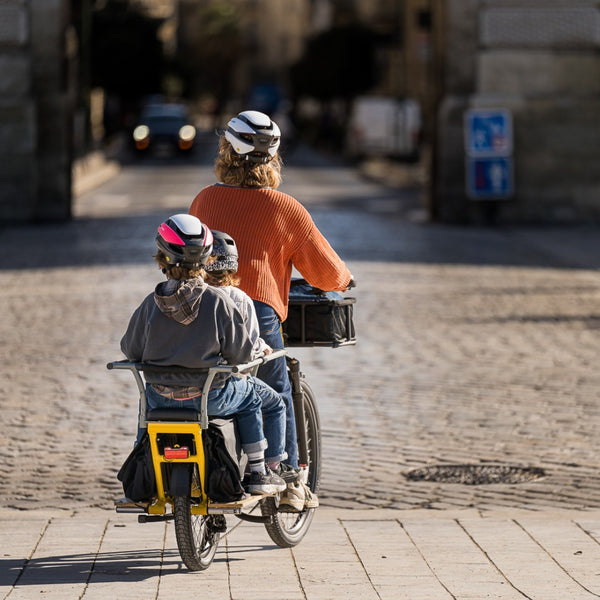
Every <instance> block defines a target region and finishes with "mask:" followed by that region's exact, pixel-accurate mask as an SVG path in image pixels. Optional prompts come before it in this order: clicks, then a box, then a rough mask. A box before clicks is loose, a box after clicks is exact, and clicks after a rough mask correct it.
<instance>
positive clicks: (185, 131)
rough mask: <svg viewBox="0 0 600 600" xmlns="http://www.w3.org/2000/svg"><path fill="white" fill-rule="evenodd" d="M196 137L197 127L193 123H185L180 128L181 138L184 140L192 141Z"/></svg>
mask: <svg viewBox="0 0 600 600" xmlns="http://www.w3.org/2000/svg"><path fill="white" fill-rule="evenodd" d="M195 137H196V128H195V127H194V126H193V125H184V126H183V127H182V128H181V129H180V130H179V139H180V140H182V141H183V142H191V141H192V140H193V139H194V138H195Z"/></svg>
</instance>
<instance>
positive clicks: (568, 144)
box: [436, 0, 600, 222]
mask: <svg viewBox="0 0 600 600" xmlns="http://www.w3.org/2000/svg"><path fill="white" fill-rule="evenodd" d="M446 18H447V31H448V34H447V37H446V47H445V57H446V70H445V88H444V95H443V99H442V102H441V105H440V109H439V113H438V127H439V135H440V138H439V139H440V144H439V155H438V156H439V162H438V165H439V166H438V171H437V176H438V184H439V190H440V191H439V195H438V197H437V199H436V200H437V207H438V215H439V218H440V219H442V220H446V221H469V220H473V219H477V218H478V216H479V215H480V214H481V213H482V212H485V211H486V209H487V208H488V207H489V206H490V204H491V203H493V204H494V205H496V206H497V207H498V209H499V214H500V215H501V216H503V217H504V218H506V219H510V220H519V221H523V220H536V221H540V220H542V221H560V222H564V221H574V220H590V219H593V220H596V219H598V218H599V217H600V169H598V167H597V165H598V164H600V53H599V52H598V50H599V48H600V4H599V3H598V2H596V1H592V0H568V1H567V0H548V1H543V2H542V1H541V0H450V1H449V2H448V8H447V14H446ZM485 107H489V108H506V109H509V110H510V111H511V112H512V117H513V131H514V154H513V160H514V195H513V197H512V198H510V199H506V200H501V201H498V202H495V201H488V200H485V201H482V200H469V199H467V195H466V193H465V189H466V181H465V159H464V156H465V143H464V130H463V116H464V111H465V110H467V109H469V108H485Z"/></svg>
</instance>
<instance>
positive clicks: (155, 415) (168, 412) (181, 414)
mask: <svg viewBox="0 0 600 600" xmlns="http://www.w3.org/2000/svg"><path fill="white" fill-rule="evenodd" d="M199 420H200V413H199V412H198V411H197V410H194V409H193V408H155V409H153V410H150V411H148V414H147V415H146V421H196V422H197V421H199Z"/></svg>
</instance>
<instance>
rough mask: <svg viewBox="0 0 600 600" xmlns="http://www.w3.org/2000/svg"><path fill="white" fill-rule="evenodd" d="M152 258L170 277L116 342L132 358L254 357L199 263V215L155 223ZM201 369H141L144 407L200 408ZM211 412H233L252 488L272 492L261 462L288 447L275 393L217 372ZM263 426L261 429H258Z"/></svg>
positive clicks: (176, 361) (235, 316) (234, 360)
mask: <svg viewBox="0 0 600 600" xmlns="http://www.w3.org/2000/svg"><path fill="white" fill-rule="evenodd" d="M156 244H157V246H158V253H157V255H156V257H155V258H156V261H157V262H158V264H159V266H160V267H161V268H162V269H163V272H164V273H165V274H166V276H167V281H165V282H163V283H160V284H158V285H157V286H156V289H155V291H154V292H153V293H152V294H149V295H148V296H147V297H146V298H145V299H144V301H143V302H142V304H141V305H140V306H139V307H138V308H137V310H136V311H135V312H134V313H133V315H132V317H131V319H130V322H129V326H128V328H127V331H126V333H125V335H124V336H123V339H122V340H121V350H122V351H123V353H124V354H125V356H127V358H128V359H129V360H131V361H135V362H145V363H151V364H155V365H161V366H178V367H189V368H194V369H198V368H208V367H212V366H215V365H218V364H224V363H227V364H240V363H246V362H249V361H250V360H252V359H253V358H254V356H255V352H254V343H253V342H252V340H251V339H250V337H249V335H248V330H247V328H246V326H245V323H244V320H243V318H242V315H241V314H240V312H239V310H238V309H237V307H236V306H235V304H234V302H232V301H231V299H230V298H229V296H228V295H227V294H226V293H225V292H223V291H222V290H220V289H218V288H214V287H211V286H208V285H207V284H206V283H205V282H204V280H203V279H202V273H203V272H202V267H203V265H204V264H205V263H206V260H207V259H208V257H209V256H210V253H211V249H212V233H211V232H210V230H209V229H208V228H207V227H205V226H204V225H203V224H202V223H201V222H200V220H199V219H197V218H196V217H193V216H191V215H187V214H180V215H174V216H172V217H170V218H169V219H167V221H166V222H164V223H162V225H161V226H160V227H159V229H158V235H157V236H156ZM205 380H206V375H205V374H200V375H198V374H189V373H181V372H179V373H168V372H164V371H160V372H158V371H155V372H151V371H148V372H146V384H147V389H146V397H147V408H148V409H149V410H151V409H153V408H165V407H173V406H175V407H180V408H193V409H196V410H199V408H200V398H201V393H202V386H203V385H204V382H205ZM207 402H208V413H209V414H210V415H211V416H224V415H232V414H235V415H236V420H237V424H238V430H239V433H240V439H241V442H242V448H243V449H244V451H245V452H246V453H247V454H248V462H249V465H250V469H251V473H250V477H249V479H248V481H247V484H246V485H247V487H246V489H247V491H248V492H250V493H258V494H260V493H275V492H278V491H283V490H285V488H286V484H285V482H284V481H283V480H282V479H281V478H280V477H279V476H278V475H276V474H275V473H274V472H273V471H271V469H270V468H269V467H268V466H267V464H265V449H267V448H268V455H267V457H266V461H267V462H268V463H269V464H273V465H277V464H278V463H279V462H280V461H281V460H283V459H284V458H285V457H286V453H285V442H284V440H285V406H284V403H283V400H282V398H281V396H279V394H277V393H276V392H275V391H274V390H273V389H272V388H270V387H269V386H268V385H266V384H265V383H263V382H262V381H260V380H258V379H256V378H254V377H245V378H239V377H234V376H231V375H229V374H227V373H223V374H220V376H218V377H217V378H215V381H214V383H213V386H212V387H211V390H210V392H209V395H208V399H207ZM263 431H264V433H263Z"/></svg>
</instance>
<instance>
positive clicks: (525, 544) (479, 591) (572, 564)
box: [0, 508, 600, 600]
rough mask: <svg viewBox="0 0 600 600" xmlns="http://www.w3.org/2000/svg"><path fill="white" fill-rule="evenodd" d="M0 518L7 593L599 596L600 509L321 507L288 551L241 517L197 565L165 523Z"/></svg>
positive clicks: (64, 596)
mask: <svg viewBox="0 0 600 600" xmlns="http://www.w3.org/2000/svg"><path fill="white" fill-rule="evenodd" d="M238 522H239V521H237V520H236V519H233V525H235V524H236V523H238ZM0 524H1V527H0V542H1V545H2V559H1V565H2V568H0V598H3V599H10V600H25V599H34V598H35V599H40V598H44V599H45V600H47V599H49V598H56V599H57V600H71V599H73V600H79V599H84V600H91V599H95V598H98V599H101V600H106V599H110V600H113V599H115V600H122V599H131V600H134V599H140V600H148V599H150V598H153V599H157V600H161V599H164V600H177V599H184V598H185V599H188V598H191V597H198V598H201V597H202V598H211V599H214V600H254V599H256V600H269V599H274V600H275V599H277V600H280V599H281V598H285V599H286V600H341V599H344V598H347V599H352V600H355V599H360V600H404V599H406V600H445V599H452V598H456V599H463V598H464V599H467V598H469V599H477V600H479V599H484V598H496V599H502V600H505V599H506V600H512V599H515V600H516V599H522V598H530V599H532V600H534V599H539V600H567V599H568V600H578V599H582V600H583V599H589V598H595V597H600V567H599V565H600V546H599V542H600V511H590V512H585V511H580V512H570V511H557V512H542V513H536V512H532V511H511V512H501V511H491V512H486V513H485V514H484V515H483V516H482V515H481V514H480V513H478V512H476V511H473V510H461V511H431V510H415V511H394V510H362V511H361V510H336V509H330V508H322V509H319V510H318V511H317V515H316V517H315V520H314V521H313V525H312V527H311V530H310V531H309V532H308V535H307V537H306V538H305V539H304V540H303V541H302V542H301V543H300V544H299V545H298V546H296V547H295V548H293V549H291V550H290V549H282V548H278V547H277V546H275V545H274V544H273V543H272V542H271V540H270V538H269V537H268V535H267V533H266V531H265V529H264V527H263V526H262V525H256V524H250V523H245V522H244V523H242V524H241V525H240V526H239V527H237V528H236V529H235V530H234V531H233V532H232V533H231V535H230V536H229V537H228V538H227V540H226V541H224V542H223V543H222V544H221V546H220V547H219V551H218V553H217V556H216V558H215V560H214V562H213V564H212V565H211V566H210V567H209V569H208V570H207V571H204V572H199V573H191V572H189V571H187V570H186V569H185V567H183V565H182V564H181V561H180V559H179V555H178V553H177V548H176V543H175V534H174V531H173V525H172V524H166V525H165V524H163V523H151V524H146V525H140V524H138V523H137V519H136V516H135V515H117V514H115V513H112V512H108V511H90V510H87V511H83V512H77V513H75V514H72V515H70V514H67V513H62V514H61V513H53V514H50V513H47V512H37V511H27V512H18V511H6V510H5V511H0ZM257 554H259V555H260V562H259V561H257V560H256V558H257ZM257 569H259V570H257Z"/></svg>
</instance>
